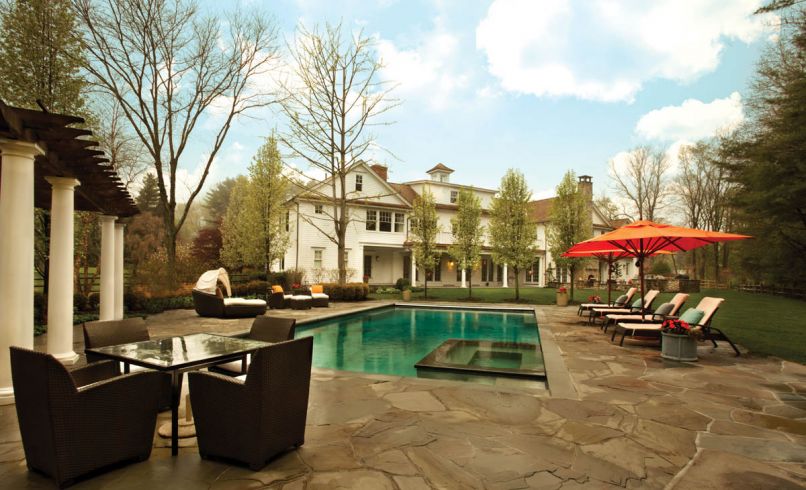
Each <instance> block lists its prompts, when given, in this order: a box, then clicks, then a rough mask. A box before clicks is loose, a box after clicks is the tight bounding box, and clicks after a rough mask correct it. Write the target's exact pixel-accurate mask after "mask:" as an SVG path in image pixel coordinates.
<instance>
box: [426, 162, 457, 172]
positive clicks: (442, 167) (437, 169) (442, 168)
mask: <svg viewBox="0 0 806 490" xmlns="http://www.w3.org/2000/svg"><path fill="white" fill-rule="evenodd" d="M434 172H448V173H452V172H453V169H452V168H449V167H446V166H445V165H443V164H442V163H438V164H436V165H434V168H432V169H431V170H427V171H426V172H425V173H427V174H431V173H434Z"/></svg>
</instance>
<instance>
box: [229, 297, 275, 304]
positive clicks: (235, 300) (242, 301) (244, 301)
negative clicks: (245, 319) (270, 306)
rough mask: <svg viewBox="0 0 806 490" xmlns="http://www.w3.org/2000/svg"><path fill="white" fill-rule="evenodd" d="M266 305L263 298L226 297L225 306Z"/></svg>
mask: <svg viewBox="0 0 806 490" xmlns="http://www.w3.org/2000/svg"><path fill="white" fill-rule="evenodd" d="M236 305H237V306H266V302H265V301H263V300H262V299H246V298H224V306H236Z"/></svg>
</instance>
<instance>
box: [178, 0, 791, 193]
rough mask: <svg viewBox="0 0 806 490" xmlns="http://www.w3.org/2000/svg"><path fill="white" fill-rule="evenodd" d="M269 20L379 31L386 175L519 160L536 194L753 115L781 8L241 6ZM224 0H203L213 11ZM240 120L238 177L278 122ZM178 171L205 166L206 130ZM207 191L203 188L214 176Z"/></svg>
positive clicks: (286, 33)
mask: <svg viewBox="0 0 806 490" xmlns="http://www.w3.org/2000/svg"><path fill="white" fill-rule="evenodd" d="M241 3H242V4H243V7H244V8H245V9H251V8H259V9H261V10H263V11H264V12H266V13H269V14H270V15H272V16H273V17H274V18H275V19H276V21H277V23H278V26H279V28H280V32H281V34H282V36H283V38H284V39H288V40H290V39H292V38H293V35H294V30H295V27H296V26H297V25H298V24H299V23H305V24H306V25H308V26H312V25H313V24H316V23H322V22H325V21H330V22H338V21H339V20H341V21H342V22H343V24H344V25H345V26H346V27H349V28H350V29H354V30H358V29H363V30H364V33H365V34H366V35H368V36H372V37H373V38H375V39H376V41H377V45H376V46H377V50H378V53H379V56H380V57H381V58H382V59H383V61H384V63H385V64H386V68H385V69H384V71H383V72H382V76H383V78H384V79H385V80H389V81H390V82H393V83H396V84H398V87H397V89H396V90H395V94H394V95H395V96H396V97H398V98H400V99H401V101H402V104H401V105H400V107H398V108H396V109H394V110H393V111H392V112H390V113H389V114H388V117H387V120H389V121H394V124H393V125H391V126H389V127H385V128H382V129H381V130H378V131H376V133H375V134H376V136H377V141H378V143H379V144H380V145H381V146H383V147H384V148H386V149H388V150H389V152H391V153H392V154H394V155H395V156H396V157H397V158H392V157H389V156H383V155H381V159H382V160H383V163H387V164H388V165H389V167H390V180H394V181H406V180H414V179H420V178H423V177H424V176H425V174H424V172H425V170H427V169H429V168H431V167H432V166H433V165H435V164H436V163H437V162H442V163H444V164H446V165H448V166H450V167H452V168H454V169H455V170H456V173H455V174H454V176H453V181H454V182H457V183H466V184H471V185H476V186H482V187H496V186H497V184H498V182H499V180H500V178H501V176H502V175H503V173H504V172H505V171H506V169H507V168H511V167H514V168H518V169H520V170H521V171H523V172H524V173H525V174H526V176H527V178H528V181H529V184H530V186H531V187H532V190H533V192H534V196H535V197H536V198H537V197H547V196H549V195H551V194H552V192H553V189H554V187H555V186H556V184H557V183H558V182H559V180H560V178H561V177H562V174H563V173H564V172H565V171H567V170H568V169H573V170H574V171H575V172H576V173H577V174H589V175H592V176H593V177H594V189H595V192H596V193H597V194H599V193H602V192H604V191H606V190H607V189H608V188H609V186H610V182H609V178H608V161H609V160H610V159H613V158H616V160H617V161H618V159H619V158H621V157H622V156H623V155H624V153H623V152H625V151H628V150H629V149H630V148H633V147H635V146H636V145H639V144H647V143H648V144H654V145H657V146H659V147H663V148H670V150H669V151H670V154H672V155H673V154H674V153H675V150H676V148H677V147H678V146H679V145H680V144H682V143H685V142H690V141H694V140H696V139H698V138H703V137H708V136H710V135H712V134H713V133H714V131H716V130H718V129H720V128H723V127H728V128H729V127H732V126H735V125H736V124H738V123H739V122H741V120H742V119H743V117H745V112H746V111H745V109H744V107H743V100H744V98H746V94H747V90H748V86H749V83H750V82H751V79H752V76H753V72H754V66H755V63H756V61H757V60H758V57H759V55H760V54H761V52H762V51H763V49H764V48H765V46H767V45H768V44H769V43H770V42H771V41H770V40H771V39H772V38H773V36H774V34H775V27H774V26H775V20H776V19H775V18H774V17H770V16H768V17H759V16H753V15H752V12H753V11H754V10H755V9H756V8H757V7H758V6H759V4H760V3H761V0H731V1H730V2H725V1H722V0H702V1H699V0H654V1H652V2H645V1H637V0H636V1H615V0H584V1H577V2H574V1H566V0H542V1H541V0H495V1H469V0H465V1H461V0H455V1H451V0H445V1H425V0H412V1H404V0H397V1H396V0H375V1H370V0H364V1H359V0H344V1H338V0H296V1H295V0H280V1H273V2H260V1H257V0H251V1H242V2H241ZM218 5H220V4H219V3H218V2H212V1H209V2H205V3H203V6H204V7H205V8H211V7H215V8H218V7H217V6H218ZM255 116H256V118H255V119H246V120H243V121H241V122H239V123H238V124H236V126H235V127H234V128H233V130H232V131H231V133H230V136H229V138H228V141H227V143H225V146H224V148H223V150H222V153H221V156H220V158H219V160H218V161H217V162H216V164H215V168H214V169H213V172H212V174H211V177H210V183H213V182H215V181H217V180H220V179H222V178H225V177H230V176H234V175H237V174H241V173H244V172H245V171H246V167H247V165H248V164H249V160H250V158H251V156H252V155H253V154H254V153H255V151H256V149H257V147H258V146H259V145H260V144H261V143H262V137H263V136H266V135H268V134H269V133H270V132H271V130H272V129H273V128H277V129H280V130H282V128H283V118H282V115H281V114H279V113H275V112H273V111H263V112H261V113H259V114H255ZM198 136H199V140H198V141H199V142H200V143H199V144H197V145H196V146H195V147H194V149H195V154H193V153H191V154H190V155H189V157H188V158H187V159H186V160H185V162H184V164H183V167H184V169H185V171H186V172H187V174H188V175H187V178H188V179H192V178H193V176H194V175H195V172H196V171H198V169H197V168H196V167H197V165H196V164H197V162H198V161H199V159H200V157H201V154H202V152H203V151H204V146H203V144H202V143H203V140H204V138H205V134H203V133H200V134H199V135H198ZM207 187H209V184H208V186H207Z"/></svg>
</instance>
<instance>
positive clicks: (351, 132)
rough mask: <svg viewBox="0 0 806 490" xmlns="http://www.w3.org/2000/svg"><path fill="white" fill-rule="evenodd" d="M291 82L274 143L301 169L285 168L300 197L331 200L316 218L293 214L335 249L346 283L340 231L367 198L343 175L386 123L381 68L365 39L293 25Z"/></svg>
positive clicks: (386, 89)
mask: <svg viewBox="0 0 806 490" xmlns="http://www.w3.org/2000/svg"><path fill="white" fill-rule="evenodd" d="M290 51H291V56H292V58H293V61H294V65H295V71H294V76H293V77H292V80H293V82H286V83H285V84H284V90H283V98H282V100H281V106H282V109H283V113H285V115H286V116H287V118H288V131H287V132H286V133H284V134H281V135H280V141H281V142H282V143H283V144H284V145H285V147H286V148H288V149H289V150H290V153H291V155H290V156H291V157H292V158H293V159H296V160H298V161H301V162H302V164H303V166H304V167H306V168H307V169H308V171H304V170H299V169H298V168H297V167H290V168H291V169H294V170H295V171H296V172H299V173H301V174H303V176H304V177H305V178H307V179H309V180H310V181H311V182H310V183H309V185H308V186H307V187H306V189H305V191H304V194H306V195H307V196H308V197H310V198H313V199H317V200H320V201H324V202H327V203H330V204H331V206H329V209H327V207H326V209H323V215H324V217H322V216H323V215H318V216H317V217H311V216H303V215H301V216H300V217H301V218H302V219H303V220H305V221H306V222H307V223H309V224H310V225H312V226H313V227H314V228H316V229H317V230H319V231H320V232H321V233H322V234H323V235H324V236H326V237H327V238H328V239H329V240H330V241H331V242H333V243H334V244H336V246H337V248H338V253H337V257H338V269H339V283H340V284H344V283H345V282H346V280H347V266H346V264H345V260H344V251H345V243H346V236H347V228H348V226H349V224H350V222H351V221H353V220H354V219H355V218H354V217H353V216H352V215H351V213H350V209H349V206H350V204H352V203H355V202H357V201H361V200H366V199H367V198H368V197H379V196H367V195H366V194H363V193H361V192H358V191H356V190H355V189H353V190H350V189H348V183H347V174H348V173H349V172H350V170H351V169H352V168H353V167H354V166H355V165H356V164H358V163H360V162H362V161H364V160H365V159H368V156H369V152H370V151H371V150H373V149H375V148H377V145H376V144H375V138H374V136H373V135H372V134H370V132H369V131H368V130H369V129H370V128H371V127H372V126H377V125H385V124H389V123H388V122H383V121H380V120H379V116H381V115H383V114H384V113H386V112H387V111H389V110H390V109H391V108H392V107H394V106H396V105H397V101H395V100H393V99H391V98H390V91H391V88H392V87H390V86H389V85H388V84H387V83H385V82H383V81H380V80H379V76H378V71H379V70H380V69H381V67H382V65H381V63H380V61H378V59H377V58H376V54H375V50H374V49H373V41H372V39H371V38H368V37H364V36H363V34H362V33H361V32H359V33H357V34H355V35H348V34H345V33H344V32H343V31H342V27H341V25H340V24H339V25H336V26H332V25H329V24H328V25H326V26H325V27H324V28H323V29H322V28H314V29H313V30H310V31H309V30H307V29H305V28H304V27H300V28H299V32H298V35H297V38H296V40H295V43H294V44H293V46H291V49H290Z"/></svg>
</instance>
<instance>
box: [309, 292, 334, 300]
mask: <svg viewBox="0 0 806 490" xmlns="http://www.w3.org/2000/svg"><path fill="white" fill-rule="evenodd" d="M311 298H325V299H328V298H330V296H328V295H326V294H325V293H311Z"/></svg>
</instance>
